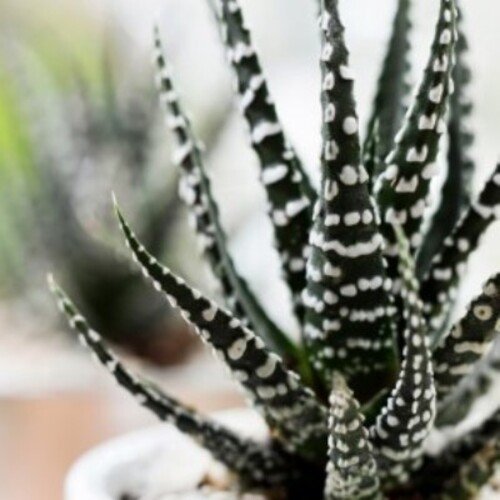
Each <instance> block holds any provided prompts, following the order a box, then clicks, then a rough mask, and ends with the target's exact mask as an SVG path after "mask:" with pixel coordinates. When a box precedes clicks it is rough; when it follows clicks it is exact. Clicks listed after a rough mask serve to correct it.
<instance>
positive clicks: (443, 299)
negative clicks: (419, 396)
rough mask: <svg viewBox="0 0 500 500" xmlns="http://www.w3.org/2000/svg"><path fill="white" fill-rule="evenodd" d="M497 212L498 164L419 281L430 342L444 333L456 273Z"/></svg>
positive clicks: (499, 208)
mask: <svg viewBox="0 0 500 500" xmlns="http://www.w3.org/2000/svg"><path fill="white" fill-rule="evenodd" d="M499 216H500V164H498V165H497V167H496V169H495V172H494V173H493V175H492V176H491V177H490V179H489V180H488V182H487V183H486V185H485V187H484V188H483V190H482V192H481V194H480V195H479V198H478V200H477V201H475V202H473V203H472V204H471V206H470V208H469V209H468V211H467V212H466V213H465V214H464V216H463V217H462V218H461V220H460V221H459V222H458V224H457V226H456V227H455V229H454V230H453V233H452V235H451V236H450V237H449V238H447V239H446V240H445V242H444V247H443V249H442V250H441V252H440V253H439V254H438V255H437V256H436V257H435V258H434V260H433V262H432V267H431V269H430V271H429V273H428V274H427V276H426V278H425V279H424V280H423V282H422V287H421V296H422V299H423V301H424V304H425V313H426V317H427V318H428V321H429V324H430V326H431V327H432V330H431V335H432V342H433V343H438V342H439V341H440V340H441V337H442V335H444V334H445V333H446V330H445V327H446V323H447V320H448V316H449V313H450V309H451V306H452V304H453V300H452V299H453V297H454V296H455V294H456V290H457V285H458V283H459V280H460V276H461V275H462V274H463V272H464V271H465V269H466V264H467V261H468V259H469V256H470V255H471V253H472V252H473V251H474V250H476V248H477V246H478V243H479V238H480V237H481V236H482V235H483V234H484V233H485V231H486V229H487V228H488V227H489V226H490V225H491V223H492V222H494V221H495V220H496V219H497V218H498V217H499Z"/></svg>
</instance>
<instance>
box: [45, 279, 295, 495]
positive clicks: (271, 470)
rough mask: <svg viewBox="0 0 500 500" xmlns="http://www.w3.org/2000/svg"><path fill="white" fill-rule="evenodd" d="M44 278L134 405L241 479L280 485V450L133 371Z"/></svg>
mask: <svg viewBox="0 0 500 500" xmlns="http://www.w3.org/2000/svg"><path fill="white" fill-rule="evenodd" d="M49 283H50V287H51V290H52V292H53V293H54V295H55V296H56V297H57V299H58V302H59V307H60V309H61V311H62V312H63V313H64V314H65V315H66V316H67V319H68V322H69V324H70V325H71V327H72V328H73V329H75V330H76V331H77V332H78V336H79V338H80V340H81V342H82V343H83V344H84V345H85V346H86V347H88V348H89V349H90V350H91V351H92V353H93V354H94V356H95V357H96V358H97V361H98V362H99V363H101V364H102V365H103V366H104V367H105V368H106V369H107V370H108V371H109V373H110V374H111V375H112V376H113V377H114V378H115V380H116V381H117V382H118V384H119V385H120V386H122V387H123V388H124V389H125V390H126V391H128V392H129V393H130V394H131V395H133V396H134V397H135V399H136V400H137V401H138V403H139V404H141V405H142V406H144V407H145V408H148V409H149V410H150V411H152V412H153V413H154V414H155V415H156V416H157V417H158V418H159V419H160V420H162V421H166V422H169V423H171V424H173V425H175V426H176V427H177V428H178V429H179V430H180V431H181V432H183V433H185V434H187V435H188V436H190V437H192V438H193V439H194V440H195V441H196V442H197V443H199V444H201V446H203V447H204V448H206V449H207V450H208V451H209V452H210V453H211V454H212V455H213V456H214V458H215V459H217V460H219V461H220V462H222V463H223V464H224V465H226V466H227V467H228V468H229V469H230V470H232V471H234V472H236V473H237V474H239V475H240V476H241V478H242V480H243V481H244V482H247V483H249V484H251V485H276V484H279V485H280V484H282V483H283V481H284V480H286V478H287V476H289V474H290V472H291V471H289V465H290V464H289V463H287V460H286V454H284V453H283V452H280V451H279V450H278V449H273V447H272V446H266V445H264V444H260V443H257V442H254V441H252V440H249V439H242V438H240V437H239V436H237V435H236V434H235V433H233V431H231V430H229V429H227V428H226V427H224V426H222V425H221V424H218V423H216V422H213V421H211V420H209V419H207V418H205V417H203V416H202V415H200V414H199V413H197V412H196V411H194V410H191V409H189V408H187V407H186V406H184V405H182V404H181V403H179V402H178V401H176V400H175V399H173V398H171V397H170V396H168V395H166V394H165V393H164V392H163V391H162V390H161V389H160V388H159V387H157V386H156V385H155V384H153V383H151V382H149V381H144V380H141V379H140V378H138V377H137V376H135V375H133V374H132V373H131V372H130V371H129V370H128V369H127V368H126V367H125V365H124V364H123V363H122V362H121V361H120V360H119V359H118V358H117V357H116V356H115V355H114V354H113V353H112V352H111V351H110V350H109V349H108V348H107V347H106V345H105V344H104V342H103V341H102V339H101V337H100V335H99V334H98V333H97V332H95V331H94V330H92V329H91V328H90V326H89V325H88V324H87V322H86V321H85V319H84V318H83V316H81V314H80V313H79V312H78V311H77V309H76V308H75V306H74V305H73V304H72V303H71V301H70V300H69V299H68V297H67V296H66V295H65V294H64V292H63V291H62V290H61V289H60V288H59V287H58V286H57V284H56V283H55V282H54V281H53V280H52V279H51V278H49Z"/></svg>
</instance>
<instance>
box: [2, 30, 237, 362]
mask: <svg viewBox="0 0 500 500" xmlns="http://www.w3.org/2000/svg"><path fill="white" fill-rule="evenodd" d="M79 29H80V30H82V27H81V26H79ZM105 31H106V32H105V37H104V38H102V39H101V40H100V41H99V42H97V41H96V38H95V37H88V36H84V35H83V34H84V33H85V31H83V30H82V32H81V33H80V34H79V33H78V31H77V33H76V39H77V40H78V42H77V43H72V44H70V45H68V44H65V43H64V42H63V41H62V40H59V39H58V38H59V37H57V36H56V37H54V38H48V39H47V38H43V37H40V36H39V35H40V34H39V33H36V30H35V32H29V33H26V32H25V31H24V30H23V32H22V33H20V34H16V35H20V36H16V37H15V38H9V39H8V40H4V44H3V49H4V50H3V56H4V57H3V64H2V68H1V71H2V73H3V76H4V78H2V86H1V87H0V104H2V107H3V110H4V111H3V112H2V113H1V115H0V123H1V128H2V131H3V133H2V139H3V140H2V143H1V148H0V154H1V156H0V163H1V164H0V175H1V176H2V183H1V188H0V189H1V190H2V196H1V202H0V203H1V208H2V209H1V214H0V273H1V274H0V293H1V294H2V296H3V297H4V298H5V299H6V300H8V301H9V304H10V306H11V307H13V305H20V306H21V307H22V310H23V314H28V315H29V316H30V317H31V318H32V321H33V322H35V321H36V320H35V318H36V317H37V316H38V317H40V316H41V317H42V318H48V317H49V316H51V312H49V311H50V308H46V307H44V306H45V301H46V294H45V290H44V286H43V285H42V283H43V280H44V274H45V273H46V272H47V270H49V269H50V268H53V267H54V266H57V268H58V269H62V271H63V276H64V278H65V281H66V283H67V285H68V287H69V288H70V289H72V290H73V292H74V293H75V294H76V296H78V297H79V298H80V300H81V303H82V304H84V309H85V310H86V312H87V314H88V315H89V317H92V318H93V320H94V321H95V324H97V325H99V326H100V328H101V329H102V331H104V332H105V336H106V337H107V338H109V339H110V340H112V341H114V342H116V343H118V344H120V345H122V346H124V347H126V348H128V349H130V350H131V351H132V352H134V353H136V354H138V355H140V356H141V357H145V358H147V359H148V360H150V361H152V362H154V363H157V364H160V365H161V364H169V363H173V362H178V361H180V360H182V359H183V358H184V356H185V354H186V353H187V351H188V350H189V348H190V347H191V345H192V343H193V342H192V340H193V337H191V336H190V335H186V329H187V327H186V325H185V323H184V322H183V321H182V320H181V319H180V318H179V317H178V316H177V315H175V314H172V313H171V311H170V309H169V308H168V306H166V304H165V301H164V300H162V299H158V297H157V294H154V293H153V292H152V290H151V288H150V287H149V286H147V284H146V283H145V282H144V280H143V279H141V277H140V276H138V275H137V273H136V272H135V271H134V270H133V269H132V267H131V266H130V264H129V263H128V262H127V261H126V260H124V259H122V257H121V256H120V255H119V254H118V253H117V252H116V251H115V246H116V245H115V243H116V242H115V241H114V238H113V234H115V233H114V232H113V231H110V227H113V225H112V224H113V220H110V217H111V210H110V209H109V199H110V192H111V189H114V190H117V191H118V192H119V193H121V197H122V198H125V199H126V200H127V204H128V205H129V207H131V209H132V210H133V211H134V213H135V216H136V219H137V222H138V224H140V226H141V230H140V233H141V235H142V237H143V239H144V240H145V241H147V242H148V245H149V246H150V247H151V248H153V249H154V252H155V254H157V255H165V254H168V259H169V260H174V261H175V260H176V252H177V254H178V253H179V244H178V242H179V241H180V240H182V238H179V232H178V231H177V230H176V221H177V220H178V216H179V204H178V197H177V194H176V192H175V191H176V190H175V187H174V186H175V185H176V181H175V177H176V169H175V166H174V165H173V164H172V162H171V160H170V156H171V155H170V147H169V145H168V143H167V142H166V140H165V134H164V125H163V123H162V122H161V119H160V117H159V113H158V106H157V103H156V96H155V94H154V88H153V84H152V83H153V77H152V74H151V70H150V68H149V65H148V64H147V63H148V61H144V60H141V59H140V58H139V57H137V56H136V57H134V56H133V50H131V49H130V46H131V45H132V43H131V40H130V39H128V37H127V36H126V35H125V34H124V33H123V31H120V30H119V29H118V28H117V27H116V26H112V25H111V24H110V25H109V27H108V28H107V29H106V30H105ZM80 38H81V43H80V40H79V39H80ZM40 40H41V43H40ZM54 42H55V44H56V45H57V47H56V46H51V44H54ZM54 56H55V57H54ZM228 116H229V107H228V106H226V105H223V106H220V103H219V102H217V106H214V109H213V110H211V111H210V112H209V113H207V114H206V116H205V117H204V118H205V119H204V125H203V130H202V134H203V137H204V138H205V143H206V147H207V149H208V152H210V151H211V150H212V149H213V148H214V146H215V145H216V144H217V139H218V136H219V133H220V132H221V130H222V129H223V128H224V126H225V123H226V122H227V120H228ZM179 265H180V267H182V264H181V263H179ZM196 270H197V266H196V264H194V265H193V263H191V264H190V269H189V272H190V273H191V274H192V273H195V272H196ZM36 322H37V323H38V321H36Z"/></svg>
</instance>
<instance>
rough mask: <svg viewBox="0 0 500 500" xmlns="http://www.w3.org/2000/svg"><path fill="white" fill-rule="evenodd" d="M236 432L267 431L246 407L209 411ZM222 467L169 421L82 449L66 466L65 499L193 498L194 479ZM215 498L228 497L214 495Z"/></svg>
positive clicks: (256, 433)
mask: <svg viewBox="0 0 500 500" xmlns="http://www.w3.org/2000/svg"><path fill="white" fill-rule="evenodd" d="M213 418H214V419H215V420H218V421H220V422H222V423H224V424H226V425H227V426H228V427H231V428H233V429H234V430H236V431H238V432H239V433H241V434H242V435H246V436H249V437H250V436H253V437H255V438H257V439H259V438H265V436H266V433H267V430H266V426H265V424H264V423H263V421H262V420H261V419H260V417H259V416H258V415H257V414H256V413H255V412H254V411H252V410H247V409H237V410H227V411H223V412H219V413H216V414H214V415H213ZM207 474H210V475H211V476H212V477H217V476H218V475H220V477H222V476H223V470H222V468H221V467H220V466H218V465H217V464H216V463H215V462H214V461H213V460H212V459H211V458H210V456H209V455H208V453H207V452H205V451H204V450H202V449H201V448H200V447H199V446H197V445H196V444H194V442H193V441H191V440H190V439H189V438H188V437H186V436H184V435H183V434H181V433H180V432H179V431H178V430H177V429H175V428H174V427H173V426H172V425H169V424H160V425H157V426H155V427H151V428H147V429H144V430H140V431H136V432H133V433H131V434H128V435H125V436H122V437H119V438H115V439H113V440H111V441H109V442H107V443H104V444H102V445H100V446H98V447H97V448H94V449H92V450H90V451H88V452H87V453H85V454H84V455H83V456H82V457H81V458H80V459H79V460H78V461H77V462H76V463H75V464H74V465H73V467H72V468H71V470H70V472H69V474H68V476H67V479H66V484H65V496H64V498H65V500H121V499H122V498H126V497H125V496H124V495H125V494H129V495H132V496H131V498H137V497H139V498H140V499H141V500H150V499H151V500H152V499H154V500H170V499H172V500H173V499H181V498H182V499H185V500H188V499H189V500H194V499H197V500H198V499H200V498H206V496H205V495H201V494H200V493H199V492H198V493H197V492H196V491H197V486H198V485H199V483H200V481H201V480H202V479H203V478H204V477H206V476H207ZM210 498H214V500H215V499H219V498H220V499H221V500H222V499H226V498H228V497H227V496H226V495H225V494H218V495H215V496H213V497H210Z"/></svg>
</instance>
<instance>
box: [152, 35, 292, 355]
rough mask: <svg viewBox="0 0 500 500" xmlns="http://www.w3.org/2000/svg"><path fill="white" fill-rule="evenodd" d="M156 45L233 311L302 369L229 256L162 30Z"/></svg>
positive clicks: (170, 118)
mask: <svg viewBox="0 0 500 500" xmlns="http://www.w3.org/2000/svg"><path fill="white" fill-rule="evenodd" d="M154 41H155V62H156V66H157V68H158V86H159V91H160V98H161V102H162V104H163V106H164V107H165V111H166V114H167V122H168V124H169V126H170V128H171V130H172V132H173V133H174V135H175V138H176V140H177V143H178V151H177V155H176V156H177V160H178V163H179V165H180V168H181V172H182V180H181V189H180V192H181V195H182V197H183V199H184V201H185V202H186V204H187V206H188V207H189V209H190V211H191V214H192V216H193V219H194V222H195V227H196V232H197V234H198V237H199V239H200V242H201V243H202V247H203V253H204V255H205V257H206V259H207V261H208V263H209V264H210V267H211V269H212V271H213V273H214V275H215V276H216V277H217V278H218V280H219V282H220V284H221V286H222V292H223V295H224V297H225V299H226V301H227V303H228V305H230V307H231V309H232V310H233V311H234V312H235V313H236V315H237V316H238V318H240V319H243V318H248V319H249V321H250V324H251V325H252V327H253V328H254V329H255V330H256V331H257V332H258V333H259V335H260V336H261V337H262V338H263V340H264V341H265V342H266V344H267V345H268V346H269V347H270V348H271V349H273V350H275V351H276V352H277V353H279V354H280V355H283V356H285V357H286V358H287V360H288V361H289V362H291V363H292V364H299V358H300V353H299V351H298V349H297V348H296V346H295V345H294V344H293V342H292V341H291V340H290V339H289V338H288V337H287V336H286V335H285V334H284V333H283V332H282V331H281V330H280V329H279V328H278V327H277V326H276V324H274V323H273V322H272V321H271V319H270V318H269V317H268V315H267V314H266V312H265V311H264V309H263V307H262V306H261V305H260V303H259V302H258V300H257V299H256V297H255V296H254V295H253V293H252V292H251V290H250V288H249V286H248V284H247V283H246V281H245V280H244V279H243V278H242V277H241V276H240V275H239V274H238V271H237V270H236V266H235V264H234V262H233V260H232V258H231V256H230V255H229V252H228V243H227V238H226V234H225V232H224V229H223V228H222V225H221V222H220V217H219V209H218V207H217V203H216V202H215V200H214V198H213V196H212V190H211V187H210V180H209V179H208V176H207V174H206V171H205V166H204V163H203V155H202V152H201V149H200V144H199V142H198V141H197V139H196V137H195V135H194V133H193V130H192V127H191V124H190V121H189V119H188V117H187V115H186V113H185V112H184V111H183V109H182V106H181V103H180V101H179V97H178V95H177V92H176V90H175V88H174V85H173V82H172V77H171V71H170V68H169V66H168V63H167V60H166V59H165V55H164V51H163V46H162V42H161V38H160V34H159V30H158V28H155V32H154Z"/></svg>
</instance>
